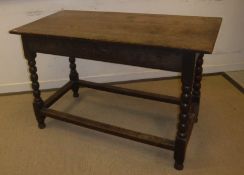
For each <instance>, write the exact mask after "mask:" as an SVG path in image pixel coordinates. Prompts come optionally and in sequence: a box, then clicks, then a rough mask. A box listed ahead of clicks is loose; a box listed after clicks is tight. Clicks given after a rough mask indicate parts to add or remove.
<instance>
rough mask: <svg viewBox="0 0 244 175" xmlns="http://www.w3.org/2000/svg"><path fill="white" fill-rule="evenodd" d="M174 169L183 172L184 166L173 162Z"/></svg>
mask: <svg viewBox="0 0 244 175" xmlns="http://www.w3.org/2000/svg"><path fill="white" fill-rule="evenodd" d="M174 168H175V169H177V170H183V168H184V165H183V164H178V163H176V162H175V165H174Z"/></svg>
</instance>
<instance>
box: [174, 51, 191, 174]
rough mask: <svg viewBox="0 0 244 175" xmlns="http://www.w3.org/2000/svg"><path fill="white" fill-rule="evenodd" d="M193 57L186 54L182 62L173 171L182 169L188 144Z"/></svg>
mask: <svg viewBox="0 0 244 175" xmlns="http://www.w3.org/2000/svg"><path fill="white" fill-rule="evenodd" d="M194 67H195V55H194V54H186V55H185V56H184V58H183V60H182V76H181V81H182V94H181V105H180V114H179V122H178V125H177V134H176V140H175V152H174V159H175V166H174V167H175V169H177V170H182V169H183V168H184V165H183V163H184V159H185V152H186V147H187V142H188V129H189V128H188V123H189V117H190V116H189V115H190V109H191V96H192V95H191V94H192V86H193V79H194Z"/></svg>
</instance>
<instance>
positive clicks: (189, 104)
mask: <svg viewBox="0 0 244 175" xmlns="http://www.w3.org/2000/svg"><path fill="white" fill-rule="evenodd" d="M220 24H221V18H209V17H189V16H172V15H149V14H133V13H114V12H84V11H80V12H79V11H60V12H58V13H55V14H53V15H50V16H48V17H46V18H43V19H40V20H38V21H35V22H33V23H30V24H27V25H25V26H22V27H19V28H17V29H13V30H11V31H10V33H14V34H20V35H21V38H22V43H23V49H24V55H25V58H26V59H27V61H28V65H29V71H30V79H31V81H32V89H33V96H34V101H33V107H34V112H35V116H36V120H37V123H38V126H39V128H40V129H43V128H45V123H44V120H45V118H46V117H52V118H55V119H58V120H62V121H65V122H69V123H73V124H76V125H79V126H83V127H87V128H90V129H94V130H97V131H101V132H105V133H108V134H112V135H116V136H120V137H123V138H127V139H131V140H135V141H138V142H142V143H146V144H150V145H153V146H158V147H161V148H166V149H170V150H173V151H174V159H175V166H174V167H175V168H176V169H178V170H182V169H183V167H184V166H183V163H184V160H185V154H186V149H187V144H188V141H189V139H190V135H191V132H192V129H193V125H194V123H196V121H197V116H198V113H199V104H200V90H201V79H202V63H203V56H204V53H211V52H212V51H213V48H214V44H215V41H216V38H217V34H218V31H219V28H220ZM36 53H46V54H55V55H62V56H67V57H69V62H70V64H69V67H70V74H69V78H70V81H69V82H68V83H67V84H65V85H64V86H63V87H61V88H60V89H59V90H58V91H57V92H56V93H54V94H53V95H51V96H50V97H49V98H48V99H47V100H45V101H43V100H42V98H41V92H40V88H39V82H38V75H37V67H36V62H35V59H36ZM75 58H84V59H89V60H97V61H104V62H111V63H119V64H126V65H133V66H140V67H146V68H154V69H160V70H170V71H176V72H181V73H182V74H181V82H182V94H181V97H180V98H176V97H170V96H167V95H159V94H154V93H148V92H141V91H137V90H131V89H125V88H120V87H115V86H111V85H108V84H98V83H93V82H87V81H84V80H79V74H78V71H77V70H76V64H75ZM80 86H84V87H88V88H93V89H97V90H102V91H108V92H113V93H119V94H123V95H129V96H134V97H139V98H145V99H150V100H156V101H161V102H167V103H171V104H176V105H179V106H180V113H179V122H178V124H177V132H176V138H175V141H172V140H169V139H165V138H161V137H156V136H152V135H148V134H144V133H139V132H136V131H131V130H128V129H124V128H120V127H117V126H112V125H108V124H105V123H100V122H97V121H92V120H89V119H86V118H82V117H78V116H74V115H71V114H67V113H64V112H59V111H55V110H52V109H49V107H50V106H51V105H52V104H54V103H55V102H56V101H57V100H58V99H60V98H61V97H62V96H63V95H64V94H65V93H66V92H68V91H69V90H72V91H73V96H74V97H78V96H79V94H78V89H79V87H80Z"/></svg>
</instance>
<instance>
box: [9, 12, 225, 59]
mask: <svg viewBox="0 0 244 175" xmlns="http://www.w3.org/2000/svg"><path fill="white" fill-rule="evenodd" d="M65 11H70V12H96V13H116V14H138V15H151V16H160V15H165V16H181V17H197V18H210V19H216V20H219V28H220V27H221V24H222V20H223V19H222V17H208V16H186V15H168V14H153V13H132V12H114V11H79V10H60V11H57V12H56V13H52V14H50V15H47V16H44V17H41V18H40V19H37V20H35V21H32V22H29V23H27V24H24V25H22V26H19V27H16V28H14V29H12V30H10V31H9V33H10V34H17V35H21V36H22V35H23V36H24V35H26V36H38V37H49V38H64V39H78V40H87V41H98V42H106V43H118V44H130V45H139V46H150V47H161V48H164V49H172V50H182V51H190V52H199V53H204V54H211V53H212V52H213V50H214V46H215V43H216V41H217V37H218V35H219V32H220V30H218V32H217V34H216V37H215V40H214V42H213V45H212V46H211V49H202V50H197V49H188V48H183V47H182V48H175V47H170V46H161V45H152V44H142V43H133V42H123V41H119V42H118V41H110V40H96V39H90V38H80V37H68V36H59V35H47V34H37V33H30V32H24V31H18V29H20V28H22V27H24V26H27V25H30V24H32V23H35V22H38V21H39V20H42V19H44V18H48V17H49V16H52V15H55V14H58V13H60V12H65Z"/></svg>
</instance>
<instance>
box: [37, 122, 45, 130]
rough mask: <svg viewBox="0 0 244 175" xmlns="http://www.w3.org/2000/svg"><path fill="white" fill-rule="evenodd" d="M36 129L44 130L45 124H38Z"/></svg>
mask: <svg viewBox="0 0 244 175" xmlns="http://www.w3.org/2000/svg"><path fill="white" fill-rule="evenodd" d="M38 128H39V129H44V128H46V124H45V123H38Z"/></svg>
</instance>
